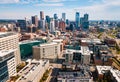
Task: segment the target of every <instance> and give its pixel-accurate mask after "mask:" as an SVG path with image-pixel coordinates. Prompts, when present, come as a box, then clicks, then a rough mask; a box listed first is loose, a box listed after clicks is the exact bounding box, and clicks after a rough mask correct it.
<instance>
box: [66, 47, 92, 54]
mask: <svg viewBox="0 0 120 82" xmlns="http://www.w3.org/2000/svg"><path fill="white" fill-rule="evenodd" d="M73 52H77V53H81V54H82V55H90V54H91V53H93V52H92V51H90V50H89V48H88V47H87V46H81V50H74V49H66V51H65V53H66V54H67V53H68V54H72V53H73Z"/></svg>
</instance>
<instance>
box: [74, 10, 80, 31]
mask: <svg viewBox="0 0 120 82" xmlns="http://www.w3.org/2000/svg"><path fill="white" fill-rule="evenodd" d="M75 22H76V29H79V26H80V13H79V12H76V15H75Z"/></svg>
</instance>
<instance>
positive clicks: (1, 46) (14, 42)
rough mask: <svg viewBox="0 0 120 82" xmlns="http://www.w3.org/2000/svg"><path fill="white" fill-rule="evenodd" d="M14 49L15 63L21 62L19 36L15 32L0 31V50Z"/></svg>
mask: <svg viewBox="0 0 120 82" xmlns="http://www.w3.org/2000/svg"><path fill="white" fill-rule="evenodd" d="M11 49H15V51H14V55H15V60H16V65H18V64H19V63H20V62H21V58H20V49H19V36H18V34H16V33H11V32H0V51H1V50H11Z"/></svg>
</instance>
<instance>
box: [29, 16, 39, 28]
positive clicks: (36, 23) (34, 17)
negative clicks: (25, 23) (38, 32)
mask: <svg viewBox="0 0 120 82" xmlns="http://www.w3.org/2000/svg"><path fill="white" fill-rule="evenodd" d="M31 18H32V24H34V25H35V27H38V17H37V15H35V16H32V17H31Z"/></svg>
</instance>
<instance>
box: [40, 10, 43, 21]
mask: <svg viewBox="0 0 120 82" xmlns="http://www.w3.org/2000/svg"><path fill="white" fill-rule="evenodd" d="M40 20H44V12H43V11H40Z"/></svg>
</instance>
